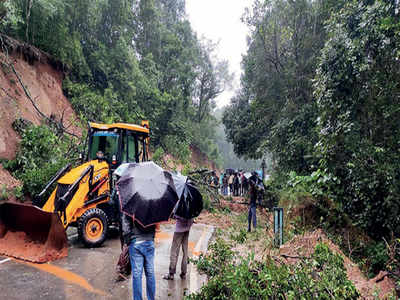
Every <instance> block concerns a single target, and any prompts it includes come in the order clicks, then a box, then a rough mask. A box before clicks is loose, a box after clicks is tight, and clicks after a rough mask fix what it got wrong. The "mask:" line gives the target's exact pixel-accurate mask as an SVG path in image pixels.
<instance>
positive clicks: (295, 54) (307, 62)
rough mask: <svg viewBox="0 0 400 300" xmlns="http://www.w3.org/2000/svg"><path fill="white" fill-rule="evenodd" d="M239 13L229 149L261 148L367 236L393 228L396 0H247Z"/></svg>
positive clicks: (399, 35) (398, 52)
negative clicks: (244, 26)
mask: <svg viewBox="0 0 400 300" xmlns="http://www.w3.org/2000/svg"><path fill="white" fill-rule="evenodd" d="M245 20H246V22H247V23H248V25H249V28H250V29H251V37H250V39H249V45H248V53H247V55H246V56H245V57H244V59H243V68H244V75H243V77H242V83H241V89H240V91H239V92H238V93H237V95H236V96H235V98H234V99H233V102H232V104H231V105H230V107H228V109H227V110H226V112H225V114H224V118H223V121H224V124H225V126H226V128H227V134H228V139H229V140H230V141H231V142H232V143H233V144H234V147H235V152H236V153H237V154H239V155H242V156H245V157H255V158H257V157H260V156H262V155H265V153H270V154H271V155H272V157H273V166H274V168H275V170H277V171H278V172H281V173H283V174H286V175H284V177H286V178H288V177H289V176H288V174H289V173H290V172H295V174H296V176H305V177H304V178H302V179H303V182H304V180H308V179H309V180H310V182H309V183H310V184H311V183H312V186H313V188H314V191H313V194H314V196H317V197H318V196H321V195H325V196H328V197H329V198H330V199H332V200H334V201H335V205H336V207H337V209H338V210H339V211H341V212H343V213H347V214H348V215H349V216H351V218H352V219H353V221H354V222H355V224H356V225H359V226H361V228H363V229H365V230H367V231H368V232H369V233H370V234H371V235H372V236H374V237H375V238H381V237H382V236H386V237H388V238H390V236H391V233H392V232H393V233H394V234H395V235H398V234H400V220H399V218H398V215H399V212H400V206H399V201H398V200H399V197H400V189H399V187H400V184H399V182H400V172H399V168H398V166H399V164H400V151H399V149H400V148H399V145H400V144H399V140H400V128H399V126H398V119H399V117H400V116H399V114H400V101H399V94H400V93H399V89H400V80H399V78H400V76H399V75H400V74H399V70H400V16H399V3H398V1H389V0H376V1H310V0H296V1H284V0H270V1H256V2H255V5H254V7H253V10H252V11H251V12H248V14H247V15H245ZM314 183H315V184H314Z"/></svg>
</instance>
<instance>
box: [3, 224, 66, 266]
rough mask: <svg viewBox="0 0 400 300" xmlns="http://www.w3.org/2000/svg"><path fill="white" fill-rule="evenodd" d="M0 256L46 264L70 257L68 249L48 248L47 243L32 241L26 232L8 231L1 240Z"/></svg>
mask: <svg viewBox="0 0 400 300" xmlns="http://www.w3.org/2000/svg"><path fill="white" fill-rule="evenodd" d="M0 254H4V255H6V256H11V257H15V258H19V259H23V260H26V261H30V262H35V263H45V262H48V261H53V260H57V259H60V258H63V257H66V256H67V255H68V249H67V248H63V249H61V250H56V249H52V248H50V247H47V244H46V243H41V242H38V241H33V240H31V239H30V238H29V237H28V236H27V235H26V234H25V233H24V232H18V231H16V232H13V231H8V232H7V233H6V234H5V236H4V237H3V238H2V239H0Z"/></svg>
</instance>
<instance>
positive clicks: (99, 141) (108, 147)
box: [90, 131, 119, 160]
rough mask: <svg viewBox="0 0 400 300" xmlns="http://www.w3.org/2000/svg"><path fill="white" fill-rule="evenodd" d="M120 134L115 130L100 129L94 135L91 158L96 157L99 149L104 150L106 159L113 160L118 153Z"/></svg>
mask: <svg viewBox="0 0 400 300" xmlns="http://www.w3.org/2000/svg"><path fill="white" fill-rule="evenodd" d="M118 140H119V135H118V134H117V133H114V132H108V131H98V132H95V133H94V134H93V136H92V143H91V147H90V159H96V157H97V156H96V153H97V151H102V152H103V153H104V156H105V158H106V159H108V160H111V159H112V156H113V155H117V154H118Z"/></svg>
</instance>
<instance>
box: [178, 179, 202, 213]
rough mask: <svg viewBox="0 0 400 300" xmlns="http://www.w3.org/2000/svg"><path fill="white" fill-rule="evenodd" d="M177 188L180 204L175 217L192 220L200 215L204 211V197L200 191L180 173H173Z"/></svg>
mask: <svg viewBox="0 0 400 300" xmlns="http://www.w3.org/2000/svg"><path fill="white" fill-rule="evenodd" d="M172 178H173V179H174V184H175V188H176V190H177V191H179V192H178V196H179V197H180V198H179V202H178V204H177V207H176V209H175V215H177V216H179V217H182V218H185V219H191V218H195V217H197V216H198V215H200V213H201V211H202V210H203V196H202V195H201V193H200V192H199V190H198V189H197V188H196V187H195V186H194V185H193V184H192V183H191V182H190V180H187V177H186V176H183V175H182V174H180V173H172Z"/></svg>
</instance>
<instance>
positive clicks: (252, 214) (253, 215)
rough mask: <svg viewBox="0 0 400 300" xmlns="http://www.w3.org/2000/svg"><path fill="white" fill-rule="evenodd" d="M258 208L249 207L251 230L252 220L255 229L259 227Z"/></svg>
mask: <svg viewBox="0 0 400 300" xmlns="http://www.w3.org/2000/svg"><path fill="white" fill-rule="evenodd" d="M256 210H257V208H256V206H252V205H250V207H249V216H248V218H247V220H248V221H249V230H250V229H251V220H253V228H256V226H257V217H256Z"/></svg>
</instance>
